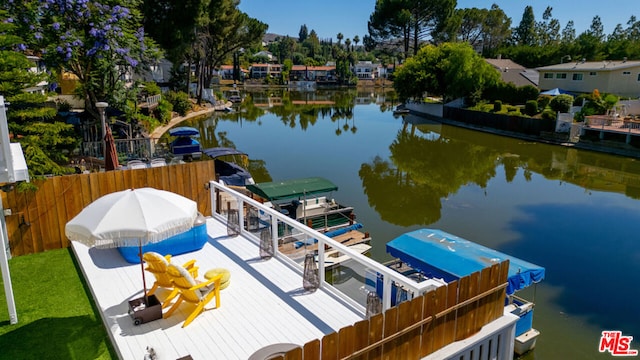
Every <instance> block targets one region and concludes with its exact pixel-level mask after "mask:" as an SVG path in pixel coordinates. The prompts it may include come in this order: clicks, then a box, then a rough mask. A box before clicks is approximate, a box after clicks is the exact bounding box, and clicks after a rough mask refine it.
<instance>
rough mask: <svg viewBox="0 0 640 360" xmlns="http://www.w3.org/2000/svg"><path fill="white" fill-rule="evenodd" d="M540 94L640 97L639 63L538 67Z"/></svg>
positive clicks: (612, 62)
mask: <svg viewBox="0 0 640 360" xmlns="http://www.w3.org/2000/svg"><path fill="white" fill-rule="evenodd" d="M537 70H538V72H539V73H540V84H539V87H540V89H541V90H550V89H554V88H560V89H563V90H566V91H570V92H575V93H591V92H592V91H593V90H594V89H597V90H598V91H599V92H600V93H611V94H616V95H618V96H623V97H638V96H640V61H627V60H626V59H623V60H615V61H611V60H605V61H589V62H588V61H584V60H581V61H577V62H570V63H561V64H556V65H550V66H543V67H539V68H538V69H537Z"/></svg>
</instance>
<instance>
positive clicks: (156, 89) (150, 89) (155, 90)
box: [144, 81, 160, 95]
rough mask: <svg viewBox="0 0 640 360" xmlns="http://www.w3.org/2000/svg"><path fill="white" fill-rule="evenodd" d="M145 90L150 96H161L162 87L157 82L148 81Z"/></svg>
mask: <svg viewBox="0 0 640 360" xmlns="http://www.w3.org/2000/svg"><path fill="white" fill-rule="evenodd" d="M144 89H145V90H146V92H147V94H148V95H158V94H160V86H159V85H158V83H156V82H155V81H148V82H145V83H144Z"/></svg>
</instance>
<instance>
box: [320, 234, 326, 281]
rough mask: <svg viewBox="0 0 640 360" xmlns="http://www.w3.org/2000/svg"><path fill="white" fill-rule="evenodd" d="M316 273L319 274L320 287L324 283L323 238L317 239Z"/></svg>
mask: <svg viewBox="0 0 640 360" xmlns="http://www.w3.org/2000/svg"><path fill="white" fill-rule="evenodd" d="M318 275H319V276H320V287H322V285H323V284H324V278H325V271H324V240H322V239H318Z"/></svg>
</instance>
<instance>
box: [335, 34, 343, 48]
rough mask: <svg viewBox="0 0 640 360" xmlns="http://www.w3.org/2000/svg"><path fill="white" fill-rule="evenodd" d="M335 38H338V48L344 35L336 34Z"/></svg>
mask: <svg viewBox="0 0 640 360" xmlns="http://www.w3.org/2000/svg"><path fill="white" fill-rule="evenodd" d="M336 38H338V46H340V45H341V44H342V39H344V35H342V33H338V35H336Z"/></svg>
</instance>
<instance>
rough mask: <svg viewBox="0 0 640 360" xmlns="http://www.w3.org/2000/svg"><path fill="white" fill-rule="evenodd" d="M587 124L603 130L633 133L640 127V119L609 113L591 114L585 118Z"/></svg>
mask: <svg viewBox="0 0 640 360" xmlns="http://www.w3.org/2000/svg"><path fill="white" fill-rule="evenodd" d="M584 123H585V126H587V127H590V128H596V129H601V130H609V131H615V132H622V133H631V132H633V131H634V130H638V129H640V119H635V117H634V118H629V117H624V118H623V117H615V116H609V115H591V116H587V117H586V119H585V122H584Z"/></svg>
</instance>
